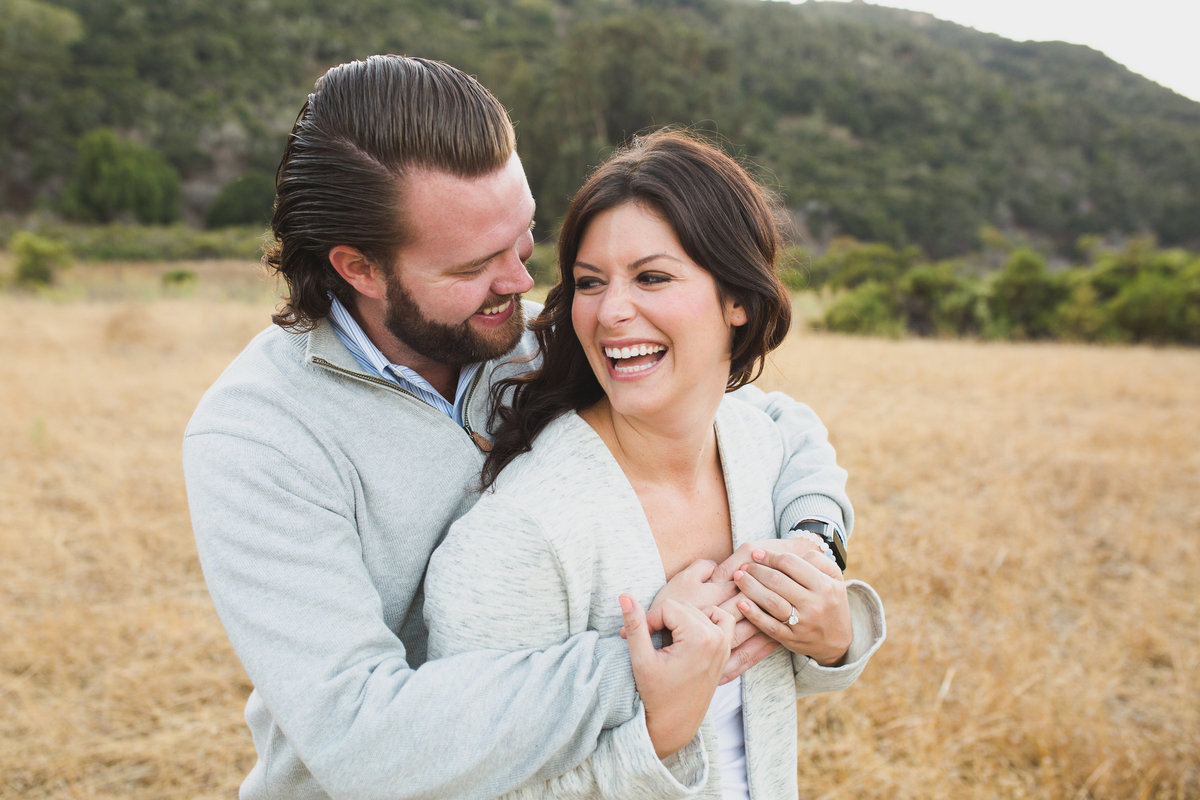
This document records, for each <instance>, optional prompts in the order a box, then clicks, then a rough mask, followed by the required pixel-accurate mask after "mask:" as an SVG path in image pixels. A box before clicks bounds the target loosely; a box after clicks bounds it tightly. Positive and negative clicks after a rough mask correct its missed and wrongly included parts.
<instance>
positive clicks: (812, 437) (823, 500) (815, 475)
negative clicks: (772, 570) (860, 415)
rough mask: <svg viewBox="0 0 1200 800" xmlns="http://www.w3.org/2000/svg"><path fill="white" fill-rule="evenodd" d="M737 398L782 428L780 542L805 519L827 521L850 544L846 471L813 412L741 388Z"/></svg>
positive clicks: (851, 516) (778, 504)
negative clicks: (840, 464)
mask: <svg viewBox="0 0 1200 800" xmlns="http://www.w3.org/2000/svg"><path fill="white" fill-rule="evenodd" d="M732 396H733V397H736V398H738V399H739V400H742V401H744V402H746V403H749V404H750V405H752V406H754V407H755V408H759V409H761V410H762V411H764V412H766V413H767V415H768V416H770V417H771V419H773V420H774V421H775V424H776V425H777V426H778V427H779V431H780V435H781V436H782V437H783V442H784V447H785V450H786V455H785V464H784V467H783V470H782V471H781V472H780V476H779V480H778V482H777V483H776V484H775V494H774V498H775V519H776V527H777V528H778V531H779V536H780V538H786V536H787V534H788V533H789V532H790V531H791V528H792V526H793V525H795V524H796V523H797V522H800V521H802V520H805V519H817V520H829V521H831V522H833V523H834V525H835V526H837V527H839V529H840V530H841V532H842V533H843V534H844V536H845V537H846V539H849V537H850V532H851V530H852V529H853V527H854V509H853V507H852V506H851V505H850V498H849V496H848V495H847V494H846V471H845V470H844V469H842V468H841V467H839V466H838V465H837V454H836V453H835V452H834V450H833V446H832V445H831V444H829V433H828V431H826V430H825V426H824V425H823V424H821V420H820V419H819V418H818V417H817V415H816V414H815V413H814V412H813V410H812V409H811V408H809V407H808V406H806V405H804V404H803V403H799V402H796V401H795V400H793V399H792V398H790V397H788V396H787V395H786V394H783V393H782V392H770V393H764V392H763V391H762V390H761V389H758V388H757V387H755V386H743V387H742V388H740V389H738V390H737V391H736V392H733V394H732Z"/></svg>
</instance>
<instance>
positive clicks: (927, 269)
mask: <svg viewBox="0 0 1200 800" xmlns="http://www.w3.org/2000/svg"><path fill="white" fill-rule="evenodd" d="M964 285H965V284H964V282H963V281H962V279H960V278H959V277H958V275H957V274H956V273H955V271H954V266H953V265H952V264H948V263H944V262H943V263H940V264H926V265H923V266H919V267H913V268H912V269H910V270H909V271H908V272H906V273H904V276H903V277H902V278H901V279H900V282H899V288H900V295H901V304H902V306H903V309H904V320H905V323H906V324H907V326H908V330H909V331H910V332H912V333H915V334H918V335H920V336H932V335H934V334H942V335H946V334H952V335H956V334H959V333H962V323H963V319H962V318H961V317H962V312H961V309H960V307H959V306H957V305H955V306H953V307H950V308H948V307H947V299H948V298H950V297H951V296H953V295H955V294H956V293H958V292H961V291H962V289H963V288H964Z"/></svg>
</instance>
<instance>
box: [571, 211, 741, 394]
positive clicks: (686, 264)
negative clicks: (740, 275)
mask: <svg viewBox="0 0 1200 800" xmlns="http://www.w3.org/2000/svg"><path fill="white" fill-rule="evenodd" d="M572 277H573V279H574V281H575V297H574V300H573V302H572V304H571V322H572V324H573V326H574V328H575V335H576V336H577V337H579V341H580V343H581V344H582V346H583V351H584V353H586V354H587V359H588V363H589V364H591V367H592V371H593V372H594V373H595V375H596V379H597V380H598V381H599V382H600V386H601V387H602V388H603V389H604V392H605V394H606V395H607V396H608V399H609V402H610V403H611V404H612V406H613V409H614V410H615V411H616V412H617V413H620V414H622V415H625V416H640V417H648V416H653V415H655V414H658V413H662V412H664V411H666V412H669V413H670V414H672V415H675V416H678V415H680V414H681V413H682V412H684V411H686V410H688V409H690V408H692V407H694V406H695V404H697V403H702V404H704V405H703V407H709V406H711V408H712V410H713V411H714V412H715V409H716V405H717V404H718V403H720V399H721V395H723V394H724V392H725V386H726V383H727V381H728V379H729V357H730V346H731V342H732V327H733V326H735V325H742V324H745V322H746V316H745V311H744V310H743V309H742V307H741V306H739V305H738V304H736V303H734V302H733V301H725V302H722V301H721V299H720V298H719V297H718V294H717V284H716V281H714V280H713V277H712V275H711V274H709V272H708V271H707V270H705V269H704V268H703V267H701V266H700V265H699V264H697V263H695V262H694V261H692V260H691V258H690V257H689V256H688V255H687V253H686V251H685V250H684V249H683V245H682V244H680V243H679V239H678V238H677V237H676V235H675V231H674V230H673V229H672V228H671V226H670V225H668V224H667V222H666V221H665V220H664V219H663V218H662V217H660V216H659V215H658V214H657V213H656V212H655V211H653V210H652V209H650V208H649V207H647V206H644V205H642V204H639V203H632V202H631V203H625V204H624V205H620V206H617V207H616V208H613V209H610V210H608V211H604V212H601V213H600V214H597V215H596V216H595V217H594V218H593V219H592V221H591V223H590V224H589V225H588V227H587V229H586V231H585V232H584V235H583V239H582V240H581V242H580V245H579V251H578V253H577V255H576V259H575V264H574V267H573V270H572Z"/></svg>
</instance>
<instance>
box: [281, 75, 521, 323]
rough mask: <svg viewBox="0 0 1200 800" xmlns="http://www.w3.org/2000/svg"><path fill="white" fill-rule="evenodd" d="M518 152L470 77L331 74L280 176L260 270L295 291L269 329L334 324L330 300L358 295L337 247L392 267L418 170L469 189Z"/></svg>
mask: <svg viewBox="0 0 1200 800" xmlns="http://www.w3.org/2000/svg"><path fill="white" fill-rule="evenodd" d="M515 149H516V136H515V134H514V132H513V126H512V121H511V120H510V119H509V116H508V112H507V111H506V110H505V109H504V106H502V105H501V104H500V102H499V101H498V100H497V99H496V98H495V97H494V96H493V95H492V93H491V92H489V91H488V90H487V89H486V88H484V87H483V85H482V84H480V83H479V82H478V81H477V80H475V79H474V78H473V77H471V76H470V75H467V74H466V73H464V72H462V71H461V70H458V69H455V68H454V67H452V66H450V65H448V64H444V63H442V62H440V61H431V60H428V59H423V58H409V57H405V56H390V55H389V56H383V55H378V56H371V57H370V58H367V59H365V60H363V61H352V62H350V63H347V64H341V65H339V66H336V67H334V68H332V69H330V70H329V71H328V72H326V73H325V74H324V75H323V76H321V77H320V78H319V79H318V80H317V82H316V85H315V86H314V87H313V92H312V94H310V95H309V96H308V101H307V102H306V103H305V104H304V107H303V108H302V109H300V114H299V116H298V117H297V118H296V124H295V125H294V126H293V127H292V132H291V134H290V135H289V136H288V141H287V146H286V148H285V149H284V153H283V159H282V160H281V161H280V164H279V169H278V171H277V172H276V173H275V213H274V215H273V217H272V219H271V230H272V232H273V233H274V236H275V241H274V243H273V244H272V245H271V246H270V247H269V248H268V250H267V253H266V254H265V255H264V256H263V262H264V263H265V264H266V265H267V267H268V268H269V269H271V270H273V271H274V272H276V273H278V274H279V275H282V276H283V278H284V280H285V281H286V282H287V289H288V292H287V297H286V298H285V300H284V303H283V305H282V307H281V308H280V309H279V312H278V313H277V314H275V315H274V316H273V317H272V319H273V320H274V322H275V323H276V324H277V325H280V326H282V327H284V328H287V329H289V330H296V331H304V330H309V329H311V328H312V327H313V326H314V325H316V323H317V322H318V321H319V320H321V319H322V318H324V317H325V316H327V315H328V314H329V305H330V301H329V294H330V293H332V294H334V295H335V296H337V297H338V298H339V299H341V300H342V301H343V302H347V303H350V302H351V300H352V298H353V296H354V295H353V293H354V290H353V289H352V288H351V287H350V285H349V284H347V283H346V282H345V281H344V280H343V279H342V277H341V276H340V275H338V274H337V272H336V271H335V270H334V269H333V267H332V266H331V265H330V263H329V251H330V250H331V249H332V248H333V247H336V246H338V245H348V246H350V247H354V248H356V249H358V250H359V251H360V252H361V253H362V254H363V256H364V257H366V258H367V260H369V261H370V262H371V263H373V264H376V265H378V266H381V267H384V268H390V267H391V264H392V261H393V260H394V258H395V255H396V252H397V251H398V250H399V249H400V248H401V247H403V246H404V245H405V244H406V243H407V232H406V230H405V222H404V220H405V218H406V215H405V214H404V213H403V190H404V180H403V179H404V177H405V175H406V173H407V172H408V171H409V170H411V169H413V168H424V169H432V170H437V171H440V172H446V173H449V174H451V175H454V176H456V177H460V178H473V177H478V176H482V175H487V174H489V173H491V172H494V171H496V170H498V169H500V168H501V167H503V166H504V165H505V164H506V163H507V162H508V159H509V158H510V157H511V155H512V153H513V151H514V150H515Z"/></svg>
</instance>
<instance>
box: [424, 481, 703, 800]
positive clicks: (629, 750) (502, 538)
mask: <svg viewBox="0 0 1200 800" xmlns="http://www.w3.org/2000/svg"><path fill="white" fill-rule="evenodd" d="M544 534H545V532H544V531H543V529H542V526H541V524H540V523H539V521H538V520H537V518H536V516H535V515H534V514H531V513H529V511H527V510H526V508H524V507H523V506H522V505H518V504H516V503H514V502H510V501H509V500H508V499H507V498H505V497H503V496H498V495H491V494H488V495H484V497H483V498H482V499H481V500H480V501H479V503H477V504H476V505H475V507H474V508H473V509H472V510H471V511H469V512H468V513H467V514H466V515H465V516H464V517H462V518H461V519H459V520H458V521H457V522H456V523H455V524H454V525H453V526H452V527H451V529H450V533H449V534H448V535H447V538H446V540H445V541H444V542H443V543H442V545H441V546H440V547H439V548H438V549H437V551H435V553H434V555H433V558H432V559H431V561H430V566H429V572H428V575H427V578H426V590H425V592H426V594H425V617H426V623H427V624H428V626H429V630H430V639H429V646H430V655H431V656H432V657H434V658H441V657H444V656H452V655H455V654H458V653H463V652H467V651H470V650H472V649H475V648H484V647H489V648H500V649H504V650H510V649H520V648H543V647H553V646H555V645H558V644H559V643H561V642H563V641H565V640H566V639H567V638H568V637H569V636H570V635H571V634H572V632H577V629H578V628H580V627H582V626H584V625H586V618H587V616H586V615H587V612H586V607H587V599H586V595H587V587H579V586H577V585H573V584H577V583H578V581H577V580H575V579H574V577H573V576H575V577H577V572H576V571H573V570H572V569H571V568H570V567H568V566H565V565H564V564H563V563H562V561H561V560H560V557H559V553H558V551H557V550H556V548H555V547H554V545H553V543H552V542H551V540H550V539H549V538H548V537H547V536H546V535H544ZM581 593H582V595H583V597H580V596H579V595H580V594H581ZM617 641H621V640H620V639H617ZM622 643H623V642H622ZM584 699H585V698H581V697H579V696H572V695H570V694H567V693H563V692H557V693H556V692H554V691H552V688H551V687H548V688H547V691H546V692H545V693H544V696H543V697H542V698H541V699H540V702H539V705H540V707H541V708H542V709H543V711H544V713H546V714H547V715H549V716H556V715H558V714H560V713H564V712H567V711H569V710H570V709H571V708H572V706H574V705H576V704H578V703H580V702H582V701H583V700H584ZM572 713H573V712H572ZM706 779H707V761H706V758H705V756H704V752H703V745H702V742H701V741H700V739H699V737H697V738H696V739H694V740H693V741H692V742H691V743H690V744H689V745H688V746H687V747H685V748H684V749H683V750H682V751H680V752H679V753H676V754H675V755H674V756H672V757H671V758H668V759H666V760H659V759H658V757H657V756H656V755H655V752H654V746H653V743H652V742H651V741H650V737H649V734H648V732H647V730H646V721H645V715H644V710H643V709H642V707H641V705H640V704H639V706H638V711H637V714H636V715H635V717H634V718H633V719H631V720H629V721H628V722H626V723H624V724H622V725H618V726H616V727H615V728H612V729H610V730H605V731H604V732H603V733H601V734H600V735H599V737H598V738H597V740H596V743H595V749H594V750H593V751H592V752H591V754H590V756H589V757H588V758H587V759H585V760H584V761H583V762H582V763H581V764H579V765H578V766H576V767H575V768H573V769H570V770H567V771H566V772H563V773H561V774H557V775H552V774H545V771H543V774H540V775H539V776H537V777H536V778H535V779H534V780H533V781H530V782H529V783H528V784H526V785H525V786H523V787H521V788H520V789H518V790H517V791H515V792H512V793H511V794H509V795H506V796H505V797H506V798H509V800H517V798H520V800H532V799H533V798H544V799H547V800H548V799H549V798H555V799H556V800H571V798H580V799H581V800H582V798H611V799H612V800H617V799H618V798H621V799H622V800H625V799H631V800H638V799H639V798H646V799H647V800H649V799H650V798H676V797H677V798H683V797H688V796H690V795H692V794H694V793H695V791H697V790H698V789H699V788H700V787H702V786H703V785H704V783H705V781H706Z"/></svg>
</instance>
